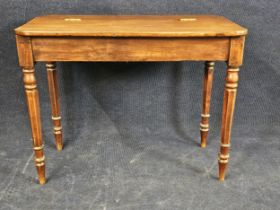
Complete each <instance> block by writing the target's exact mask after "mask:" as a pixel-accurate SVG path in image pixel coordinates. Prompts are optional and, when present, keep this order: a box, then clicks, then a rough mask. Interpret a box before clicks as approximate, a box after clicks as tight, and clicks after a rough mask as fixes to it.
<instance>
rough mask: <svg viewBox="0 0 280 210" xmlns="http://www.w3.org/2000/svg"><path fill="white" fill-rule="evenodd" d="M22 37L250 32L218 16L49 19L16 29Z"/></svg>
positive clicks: (145, 35)
mask: <svg viewBox="0 0 280 210" xmlns="http://www.w3.org/2000/svg"><path fill="white" fill-rule="evenodd" d="M16 33H17V34H18V35H22V36H86V37H89V36H90V37H221V36H222V37H233V36H244V35H246V34H247V29H245V28H243V27H241V26H239V25H237V24H236V23H234V22H232V21H230V20H228V19H226V18H225V17H222V16H216V15H180V16H179V15H170V16H155V15H138V16H135V15H134V16H116V15H113V16H104V15H102V16H94V15H48V16H42V17H36V18H34V19H33V20H31V21H29V22H28V23H27V24H25V25H23V26H20V27H18V28H17V29H16Z"/></svg>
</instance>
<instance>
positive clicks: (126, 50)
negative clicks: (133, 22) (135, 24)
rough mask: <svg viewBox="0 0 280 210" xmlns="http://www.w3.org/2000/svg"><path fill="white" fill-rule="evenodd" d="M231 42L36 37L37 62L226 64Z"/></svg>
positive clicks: (194, 39) (191, 39) (222, 39)
mask: <svg viewBox="0 0 280 210" xmlns="http://www.w3.org/2000/svg"><path fill="white" fill-rule="evenodd" d="M229 42H230V40H229V38H224V37H220V38H204V39H202V38H189V39H182V38H84V37H82V38H81V37H79V38H78V37H74V38H73V37H70V38H69V37H68V38H61V37H55V38H50V37H43V38H42V37H38V38H32V46H33V51H34V58H35V60H36V61H93V60H94V61H183V60H193V61H199V60H217V61H226V60H227V59H228V56H229V47H228V46H229ZM205 49H207V50H205ZM164 52H168V53H164ZM213 52H215V53H213Z"/></svg>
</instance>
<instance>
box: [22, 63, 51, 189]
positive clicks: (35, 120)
mask: <svg viewBox="0 0 280 210" xmlns="http://www.w3.org/2000/svg"><path fill="white" fill-rule="evenodd" d="M22 72H23V81H24V87H25V93H26V98H27V106H28V112H29V117H30V123H31V130H32V139H33V150H34V154H35V165H36V169H37V172H38V179H39V183H40V184H45V182H46V178H45V156H44V151H43V148H44V145H43V140H42V128H41V119H40V107H39V94H38V90H37V84H36V78H35V73H34V72H35V70H34V68H23V70H22Z"/></svg>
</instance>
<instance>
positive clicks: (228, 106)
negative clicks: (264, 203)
mask: <svg viewBox="0 0 280 210" xmlns="http://www.w3.org/2000/svg"><path fill="white" fill-rule="evenodd" d="M238 71H239V68H238V67H231V66H229V67H228V70H227V76H226V84H225V90H224V104H223V113H222V132H221V148H220V153H219V156H218V161H219V180H221V181H223V180H224V179H225V172H226V169H227V165H228V160H229V148H230V134H231V126H232V120H233V112H234V105H235V99H236V92H237V86H238Z"/></svg>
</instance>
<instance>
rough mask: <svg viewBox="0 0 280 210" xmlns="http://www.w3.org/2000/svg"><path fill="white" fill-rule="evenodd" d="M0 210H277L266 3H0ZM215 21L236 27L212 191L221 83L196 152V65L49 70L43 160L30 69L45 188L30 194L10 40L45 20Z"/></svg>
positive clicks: (274, 1)
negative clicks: (56, 88) (241, 31)
mask: <svg viewBox="0 0 280 210" xmlns="http://www.w3.org/2000/svg"><path fill="white" fill-rule="evenodd" d="M0 6H1V10H0V13H1V19H0V116H1V117H0V209H5V210H6V209H96V210H99V209H100V210H111V209H123V210H124V209H145V210H147V209H168V210H169V209H278V208H279V197H280V192H279V189H280V178H279V174H280V167H279V166H280V164H279V161H280V157H279V153H280V151H279V150H280V146H279V136H280V131H279V128H280V123H279V122H280V114H279V103H280V97H279V95H280V91H279V90H280V85H279V84H280V71H279V66H280V59H279V50H280V44H279V43H280V42H279V41H280V40H279V37H280V30H279V9H280V7H279V1H278V0H270V1H264V0H262V1H261V0H254V1H253V0H251V1H244V0H234V1H218V0H211V1H206V0H204V1H203V0H199V1H187V0H173V1H167V0H153V1H151V0H142V1H140V0H134V1H129V0H114V1H113V0H103V1H100V0H99V1H97V0H94V1H90V0H87V1H77V0H76V1H69V0H49V1H42V0H18V1H16V0H9V1H4V0H0ZM56 13H61V14H218V15H224V16H226V17H228V18H230V19H232V20H233V21H236V22H237V23H239V24H241V25H243V26H245V27H247V28H248V29H249V35H248V37H247V40H246V47H245V58H244V61H245V63H244V65H243V66H242V67H241V71H240V83H239V84H240V85H239V89H238V96H237V102H236V112H235V120H234V127H233V133H232V151H231V159H230V168H229V171H228V176H227V179H226V181H225V182H224V183H220V182H218V180H217V178H216V177H217V160H216V157H217V153H218V148H219V147H218V146H219V141H220V121H221V107H222V97H223V84H224V77H225V68H226V65H225V64H224V63H218V64H217V65H216V70H215V75H214V76H215V78H214V86H213V95H212V103H211V132H210V136H209V140H208V147H207V148H206V149H204V150H202V149H200V148H199V146H198V145H199V144H198V143H199V120H200V110H201V96H202V95H201V93H202V78H203V63H200V62H197V63H195V62H189V63H186V62H177V63H176V62H174V63H172V62H165V63H63V64H59V65H58V72H59V78H60V79H59V80H60V92H61V107H62V108H61V109H62V119H63V120H62V123H63V132H64V142H65V148H64V150H63V151H62V152H60V153H58V152H57V151H56V150H55V146H54V138H53V135H52V126H51V120H50V104H49V98H48V93H47V80H46V71H45V69H44V66H43V64H37V66H36V72H37V79H38V84H39V91H40V100H41V112H42V124H43V127H44V130H43V135H44V141H45V145H46V147H45V148H46V149H45V153H46V158H47V160H46V164H47V165H46V169H47V178H48V182H47V184H46V185H45V186H40V185H38V184H37V183H36V172H35V167H34V164H33V160H32V159H33V155H32V154H33V153H32V149H31V133H30V127H29V121H28V117H27V116H28V114H27V109H26V106H25V97H24V91H23V85H22V75H21V71H20V68H19V67H18V61H17V55H16V47H15V39H14V33H13V29H14V28H15V27H17V26H19V25H21V24H23V23H25V22H26V21H28V20H30V19H31V18H33V17H35V16H39V15H45V14H56Z"/></svg>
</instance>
